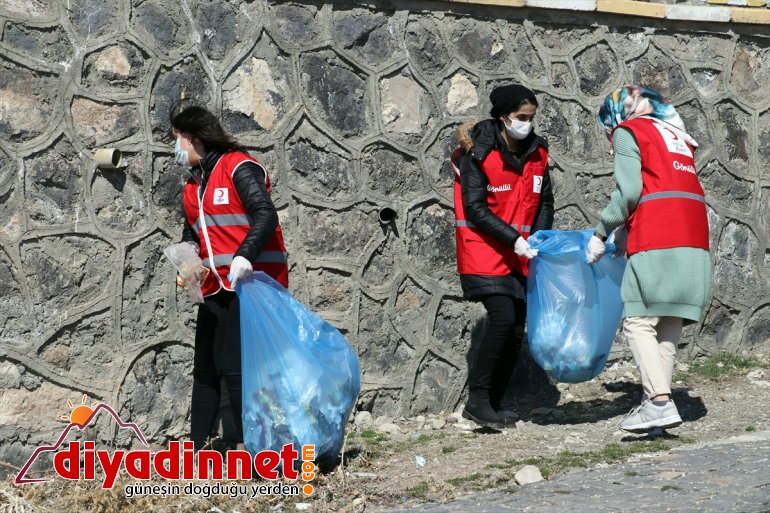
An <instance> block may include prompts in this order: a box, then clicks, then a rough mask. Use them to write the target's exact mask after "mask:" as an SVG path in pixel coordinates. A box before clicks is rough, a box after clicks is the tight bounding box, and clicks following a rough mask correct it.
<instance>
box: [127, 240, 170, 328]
mask: <svg viewBox="0 0 770 513" xmlns="http://www.w3.org/2000/svg"><path fill="white" fill-rule="evenodd" d="M174 242H176V241H174V240H171V239H169V238H168V237H167V236H166V235H165V234H163V233H160V232H155V233H153V234H152V235H150V236H149V237H146V238H144V239H143V240H141V241H139V242H137V243H135V244H133V245H132V246H130V247H129V248H128V250H127V251H126V258H125V268H124V269H123V274H122V281H123V287H122V288H123V297H122V301H123V307H122V315H121V318H120V325H121V330H122V332H123V339H124V340H131V341H147V342H149V341H153V340H158V339H159V338H161V337H164V336H165V335H166V334H167V333H168V331H169V329H170V327H171V326H172V325H173V323H174V318H173V317H172V310H171V308H170V306H169V304H168V303H169V298H168V296H169V289H170V288H172V287H174V286H175V281H174V280H175V278H176V271H175V270H174V267H173V266H172V265H171V262H170V261H169V260H168V259H167V258H166V257H165V256H164V255H163V249H164V248H165V247H167V246H170V245H171V244H173V243H174ZM180 310H181V308H180ZM179 334H180V333H177V335H179Z"/></svg>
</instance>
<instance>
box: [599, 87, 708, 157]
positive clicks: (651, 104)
mask: <svg viewBox="0 0 770 513" xmlns="http://www.w3.org/2000/svg"><path fill="white" fill-rule="evenodd" d="M639 116H649V117H653V118H655V119H659V120H660V121H663V122H664V123H666V124H668V125H670V126H671V127H673V128H676V129H677V130H679V131H680V132H681V133H682V136H683V137H684V140H685V141H687V142H688V143H689V144H690V145H691V146H698V143H697V142H695V139H693V138H692V136H690V135H689V134H688V133H687V130H686V129H685V127H684V122H683V121H682V118H681V117H679V113H678V112H677V111H676V109H675V108H674V106H673V105H672V104H671V102H669V101H668V100H667V99H666V98H663V97H662V96H661V95H660V94H659V93H658V92H656V91H653V90H652V89H648V88H646V87H643V86H639V85H626V86H623V87H621V88H620V89H616V90H615V91H613V92H611V93H610V94H608V95H607V97H606V98H604V102H603V103H602V106H601V108H600V109H599V114H597V115H596V119H597V120H599V124H600V125H601V126H602V127H603V128H604V130H606V131H607V134H611V133H612V130H614V129H615V127H616V126H618V125H619V124H621V123H623V122H624V121H628V120H629V119H634V118H638V117H639Z"/></svg>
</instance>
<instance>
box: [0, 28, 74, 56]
mask: <svg viewBox="0 0 770 513" xmlns="http://www.w3.org/2000/svg"><path fill="white" fill-rule="evenodd" d="M0 40H2V41H3V43H5V44H7V45H8V46H10V47H11V48H13V49H14V50H16V51H17V52H19V53H21V54H22V55H27V56H30V57H34V58H36V59H39V60H41V61H48V62H51V63H61V62H63V61H67V60H69V58H70V57H71V55H72V45H71V43H70V42H69V40H68V38H67V35H66V34H65V32H64V30H63V29H62V27H45V28H38V27H30V26H27V25H24V24H22V23H13V22H10V21H9V22H7V23H6V24H5V29H4V30H3V35H2V39H0Z"/></svg>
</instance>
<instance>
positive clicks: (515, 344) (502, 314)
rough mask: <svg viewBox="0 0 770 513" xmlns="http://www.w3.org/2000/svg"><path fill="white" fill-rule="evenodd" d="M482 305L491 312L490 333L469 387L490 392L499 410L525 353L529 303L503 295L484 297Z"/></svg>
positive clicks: (485, 340) (476, 363) (489, 320)
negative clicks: (523, 346) (523, 347)
mask: <svg viewBox="0 0 770 513" xmlns="http://www.w3.org/2000/svg"><path fill="white" fill-rule="evenodd" d="M481 302H482V304H483V305H484V307H485V308H486V309H487V317H488V324H487V331H486V333H485V334H484V337H483V339H482V341H481V344H480V347H479V352H478V355H477V357H476V362H475V364H474V366H473V368H472V369H471V373H470V376H469V379H468V386H469V387H470V388H472V389H473V388H480V389H486V390H489V397H490V402H491V404H492V406H493V407H494V408H495V409H499V408H500V403H501V401H502V400H503V397H504V395H505V392H506V391H507V390H508V386H509V384H510V382H511V377H512V376H513V370H514V368H515V367H516V361H517V359H518V357H519V351H520V350H521V341H522V338H523V336H524V323H525V322H526V317H527V304H526V303H525V302H524V300H523V299H516V298H513V297H511V296H506V295H502V294H495V295H490V296H486V297H483V298H482V299H481Z"/></svg>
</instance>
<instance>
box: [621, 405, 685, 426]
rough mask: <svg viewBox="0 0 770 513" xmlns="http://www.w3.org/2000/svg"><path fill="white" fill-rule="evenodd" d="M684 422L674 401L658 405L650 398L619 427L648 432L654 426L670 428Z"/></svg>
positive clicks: (635, 409)
mask: <svg viewBox="0 0 770 513" xmlns="http://www.w3.org/2000/svg"><path fill="white" fill-rule="evenodd" d="M680 424H682V417H680V416H679V411H678V410H677V409H676V405H675V404H674V401H671V400H669V401H667V402H666V404H664V405H663V406H656V405H655V404H653V403H652V401H650V400H646V401H643V402H642V404H640V405H639V406H637V407H636V408H634V409H633V410H631V412H630V413H629V414H628V415H626V418H624V419H623V420H622V421H621V422H620V425H619V426H618V427H620V429H622V430H623V431H629V432H631V433H646V432H648V431H650V430H651V429H654V428H660V429H668V428H674V427H677V426H679V425H680Z"/></svg>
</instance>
